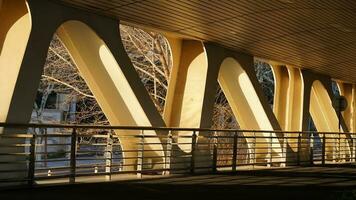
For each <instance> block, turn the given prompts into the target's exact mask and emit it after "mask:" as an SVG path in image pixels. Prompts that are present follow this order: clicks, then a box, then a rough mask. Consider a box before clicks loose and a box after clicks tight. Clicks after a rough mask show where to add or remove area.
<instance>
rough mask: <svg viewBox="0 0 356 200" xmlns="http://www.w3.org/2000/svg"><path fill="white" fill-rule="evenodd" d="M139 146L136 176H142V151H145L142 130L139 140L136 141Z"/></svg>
mask: <svg viewBox="0 0 356 200" xmlns="http://www.w3.org/2000/svg"><path fill="white" fill-rule="evenodd" d="M138 145H139V148H138V151H137V177H138V178H142V170H143V159H144V155H143V154H144V151H145V134H144V130H142V131H141V135H140V142H139V143H138Z"/></svg>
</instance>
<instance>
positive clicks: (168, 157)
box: [164, 131, 173, 175]
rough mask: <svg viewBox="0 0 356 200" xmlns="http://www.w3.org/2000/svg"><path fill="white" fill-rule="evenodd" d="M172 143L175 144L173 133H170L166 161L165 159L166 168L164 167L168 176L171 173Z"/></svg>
mask: <svg viewBox="0 0 356 200" xmlns="http://www.w3.org/2000/svg"><path fill="white" fill-rule="evenodd" d="M172 143H173V136H172V131H169V133H168V137H167V145H166V159H165V166H164V168H165V169H164V170H165V174H166V175H169V174H170V171H171V156H172Z"/></svg>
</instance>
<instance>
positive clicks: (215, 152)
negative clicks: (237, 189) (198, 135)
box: [213, 132, 218, 173]
mask: <svg viewBox="0 0 356 200" xmlns="http://www.w3.org/2000/svg"><path fill="white" fill-rule="evenodd" d="M214 133H215V134H214V138H213V173H216V172H217V171H218V138H217V135H216V132H214Z"/></svg>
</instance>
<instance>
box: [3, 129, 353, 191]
mask: <svg viewBox="0 0 356 200" xmlns="http://www.w3.org/2000/svg"><path fill="white" fill-rule="evenodd" d="M0 128H2V134H0V186H8V185H19V184H27V185H30V186H32V185H34V184H36V183H37V182H38V181H41V180H54V179H67V180H68V182H70V183H74V182H76V179H77V178H78V177H87V176H99V175H101V176H103V175H105V176H108V177H109V179H110V178H111V176H113V175H118V174H135V175H138V176H139V177H142V176H143V175H146V174H147V175H167V174H171V173H174V174H178V173H199V172H218V171H236V170H238V169H239V168H243V167H244V166H250V167H272V166H273V167H284V166H287V165H316V164H320V165H323V164H328V163H352V162H354V161H355V150H356V148H355V144H356V143H355V142H356V141H355V137H354V136H355V134H353V133H330V132H328V133H321V132H285V131H254V130H214V129H195V128H160V127H131V126H85V125H84V126H82V125H52V124H1V123H0Z"/></svg>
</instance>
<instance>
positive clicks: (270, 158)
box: [267, 132, 273, 167]
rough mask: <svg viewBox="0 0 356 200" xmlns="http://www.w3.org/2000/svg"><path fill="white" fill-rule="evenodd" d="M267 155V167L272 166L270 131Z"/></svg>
mask: <svg viewBox="0 0 356 200" xmlns="http://www.w3.org/2000/svg"><path fill="white" fill-rule="evenodd" d="M268 147H269V148H268V155H269V159H268V160H269V162H268V165H267V166H268V167H271V166H272V162H273V151H272V147H273V138H272V132H270V133H269V145H268Z"/></svg>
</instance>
